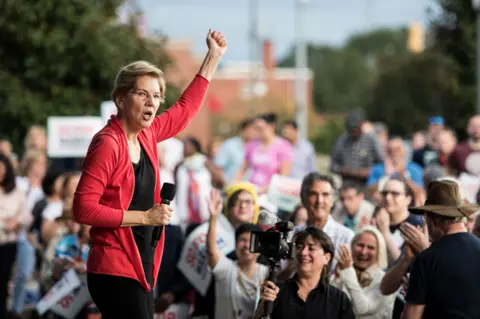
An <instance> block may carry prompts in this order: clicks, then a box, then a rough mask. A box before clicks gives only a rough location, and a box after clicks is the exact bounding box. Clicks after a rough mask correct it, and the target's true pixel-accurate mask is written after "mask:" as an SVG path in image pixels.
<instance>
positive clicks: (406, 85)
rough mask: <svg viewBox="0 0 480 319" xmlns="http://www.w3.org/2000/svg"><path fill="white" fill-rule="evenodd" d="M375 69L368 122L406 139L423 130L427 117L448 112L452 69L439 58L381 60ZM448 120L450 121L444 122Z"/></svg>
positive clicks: (451, 91)
mask: <svg viewBox="0 0 480 319" xmlns="http://www.w3.org/2000/svg"><path fill="white" fill-rule="evenodd" d="M379 65H380V66H381V67H380V71H379V75H378V79H377V83H376V85H375V88H374V90H373V92H372V97H373V99H372V103H371V104H369V105H368V107H367V109H366V110H367V115H368V118H369V119H371V120H372V121H381V122H385V123H386V124H387V125H388V127H389V129H390V131H391V133H392V134H395V135H401V136H407V135H409V134H412V133H413V132H415V131H417V130H421V129H424V128H425V123H427V120H428V117H430V116H432V115H435V114H447V113H448V112H449V111H450V109H451V108H452V107H451V106H452V103H453V101H454V92H455V88H456V82H455V80H454V79H453V78H452V72H453V70H452V66H451V64H450V63H448V61H447V60H446V59H445V58H444V57H443V56H442V55H439V54H434V53H425V54H421V55H407V56H405V57H402V58H398V57H390V58H384V59H383V60H382V61H381V62H380V63H379ZM448 119H449V120H450V118H448Z"/></svg>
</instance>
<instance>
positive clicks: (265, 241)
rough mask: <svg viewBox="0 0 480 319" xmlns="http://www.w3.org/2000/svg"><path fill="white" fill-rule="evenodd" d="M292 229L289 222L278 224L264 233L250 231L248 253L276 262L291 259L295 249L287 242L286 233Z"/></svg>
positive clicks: (292, 226)
mask: <svg viewBox="0 0 480 319" xmlns="http://www.w3.org/2000/svg"><path fill="white" fill-rule="evenodd" d="M293 228H294V225H293V223H291V222H286V221H282V222H278V223H276V224H275V226H273V227H271V228H269V229H267V230H265V231H252V235H251V238H250V252H252V253H259V254H261V255H263V256H265V257H267V258H269V259H272V260H274V261H276V262H278V261H280V260H281V259H293V258H294V257H295V248H294V245H293V243H292V242H289V241H288V233H289V232H290V231H292V230H293Z"/></svg>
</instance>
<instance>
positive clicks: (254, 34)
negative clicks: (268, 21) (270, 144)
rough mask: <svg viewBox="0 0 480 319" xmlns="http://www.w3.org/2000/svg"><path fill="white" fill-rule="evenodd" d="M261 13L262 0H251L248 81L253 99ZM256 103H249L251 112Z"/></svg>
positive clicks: (250, 112)
mask: <svg viewBox="0 0 480 319" xmlns="http://www.w3.org/2000/svg"><path fill="white" fill-rule="evenodd" d="M259 14H260V0H250V14H249V18H250V23H249V25H250V32H249V33H250V36H249V38H250V66H249V67H250V76H249V83H248V96H249V99H250V100H252V101H253V99H254V98H255V86H256V84H257V81H258V70H257V69H258V65H257V64H258V63H257V62H258V61H259V52H260V47H259V32H258V29H259ZM255 108H256V107H255V105H253V103H252V102H251V103H249V106H248V109H249V114H250V115H253V114H254V113H255Z"/></svg>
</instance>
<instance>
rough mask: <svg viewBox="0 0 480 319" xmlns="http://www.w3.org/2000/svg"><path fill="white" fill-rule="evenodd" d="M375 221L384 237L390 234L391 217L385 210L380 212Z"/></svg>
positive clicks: (382, 209)
mask: <svg viewBox="0 0 480 319" xmlns="http://www.w3.org/2000/svg"><path fill="white" fill-rule="evenodd" d="M375 221H376V224H377V228H378V230H380V232H381V233H382V235H385V234H387V233H388V232H390V215H389V214H388V212H387V210H386V209H385V208H383V207H382V208H380V209H379V210H378V213H377V215H376V216H375Z"/></svg>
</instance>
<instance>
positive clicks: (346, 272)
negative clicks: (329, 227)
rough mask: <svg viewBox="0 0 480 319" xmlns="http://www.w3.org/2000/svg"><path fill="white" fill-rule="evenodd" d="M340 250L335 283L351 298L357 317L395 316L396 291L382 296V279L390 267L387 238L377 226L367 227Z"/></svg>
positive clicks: (380, 318) (384, 317)
mask: <svg viewBox="0 0 480 319" xmlns="http://www.w3.org/2000/svg"><path fill="white" fill-rule="evenodd" d="M351 245H352V247H351V249H352V252H350V250H349V249H348V247H347V246H346V245H342V246H341V247H340V249H339V256H338V265H337V275H336V276H335V279H334V280H333V282H332V284H333V285H335V286H337V287H338V288H340V289H342V290H343V291H344V292H345V293H347V295H348V296H349V297H350V299H351V301H352V305H353V311H354V313H355V317H356V318H357V319H366V318H368V319H387V318H391V317H392V311H393V303H394V301H395V294H392V295H389V296H383V295H382V293H381V292H380V282H381V281H382V278H383V276H384V275H385V272H384V271H383V269H385V268H386V266H387V249H386V245H385V240H384V239H383V236H382V234H381V233H380V232H379V231H378V230H377V228H375V227H372V226H366V227H364V228H362V229H361V230H360V232H358V233H357V234H356V235H355V237H354V238H353V240H352V244H351Z"/></svg>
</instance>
